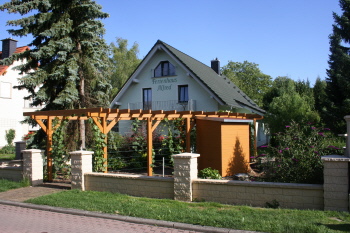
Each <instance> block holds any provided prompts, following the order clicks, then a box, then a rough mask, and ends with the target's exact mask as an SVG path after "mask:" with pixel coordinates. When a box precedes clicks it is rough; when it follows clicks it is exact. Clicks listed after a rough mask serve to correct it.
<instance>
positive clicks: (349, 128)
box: [344, 116, 350, 157]
mask: <svg viewBox="0 0 350 233" xmlns="http://www.w3.org/2000/svg"><path fill="white" fill-rule="evenodd" d="M344 119H345V121H346V132H347V135H348V136H347V137H346V150H345V156H346V157H350V116H345V117H344Z"/></svg>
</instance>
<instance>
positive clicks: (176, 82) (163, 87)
mask: <svg viewBox="0 0 350 233" xmlns="http://www.w3.org/2000/svg"><path fill="white" fill-rule="evenodd" d="M161 61H169V62H170V63H171V64H173V65H174V66H175V72H176V75H174V76H165V77H157V78H154V77H153V76H154V69H155V68H156V67H157V65H158V64H159V63H160V62H161ZM188 74H189V73H188V71H187V70H184V69H183V68H182V66H181V65H180V64H178V63H177V62H176V61H175V60H173V59H172V58H171V57H170V56H169V55H168V54H167V53H165V52H164V51H163V50H158V51H157V52H156V53H155V54H154V56H153V57H152V59H150V60H149V62H148V63H147V64H146V65H145V66H144V67H143V69H142V70H141V71H140V73H139V75H138V76H137V78H136V79H137V80H138V83H133V84H131V85H130V86H129V87H128V89H127V91H126V92H124V94H123V96H122V97H121V98H120V99H119V100H118V102H119V103H121V105H120V107H119V108H120V109H127V108H129V103H141V102H142V101H143V100H142V90H143V89H144V88H151V89H152V101H171V100H174V101H177V100H178V86H180V85H188V96H189V100H194V101H195V109H193V110H195V111H217V110H218V103H217V101H216V100H214V99H213V98H212V97H211V96H210V94H209V93H208V91H206V90H205V89H204V88H203V87H202V86H200V85H199V83H198V82H197V81H196V80H195V79H194V78H192V77H191V76H189V75H188ZM164 110H170V109H164ZM172 110H174V109H172ZM119 131H120V132H128V131H130V123H128V122H127V121H124V122H123V121H121V122H119Z"/></svg>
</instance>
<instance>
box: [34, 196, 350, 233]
mask: <svg viewBox="0 0 350 233" xmlns="http://www.w3.org/2000/svg"><path fill="white" fill-rule="evenodd" d="M28 202H30V203H34V204H39V205H49V206H57V207H66V208H74V209H82V210H88V211H99V212H104V213H110V214H119V215H127V216H134V217H141V218H149V219H158V220H166V221H173V222H183V223H189V224H197V225H204V226H214V227H223V228H232V229H241V230H252V231H263V232H298V233H299V232H308V233H310V232H349V231H350V214H349V213H344V212H335V211H313V210H291V209H266V208H253V207H249V206H232V205H222V204H218V203H209V202H199V203H185V202H178V201H174V200H166V199H150V198H138V197H131V196H127V195H122V194H112V193H108V192H94V191H86V192H82V191H77V190H70V191H63V192H60V193H55V194H51V195H48V196H43V197H39V198H35V199H31V200H29V201H28Z"/></svg>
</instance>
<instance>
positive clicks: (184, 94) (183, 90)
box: [178, 85, 188, 103]
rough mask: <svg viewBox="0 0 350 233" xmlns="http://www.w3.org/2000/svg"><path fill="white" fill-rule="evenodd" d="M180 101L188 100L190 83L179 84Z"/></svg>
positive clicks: (185, 101)
mask: <svg viewBox="0 0 350 233" xmlns="http://www.w3.org/2000/svg"><path fill="white" fill-rule="evenodd" d="M178 100H179V103H187V102H188V85H181V86H179V98H178Z"/></svg>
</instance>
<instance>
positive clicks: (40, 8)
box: [0, 0, 110, 147]
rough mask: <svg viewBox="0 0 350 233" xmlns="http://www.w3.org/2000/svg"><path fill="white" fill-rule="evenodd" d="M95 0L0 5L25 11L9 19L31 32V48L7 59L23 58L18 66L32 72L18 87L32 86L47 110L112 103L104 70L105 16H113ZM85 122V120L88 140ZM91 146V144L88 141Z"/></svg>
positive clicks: (36, 102)
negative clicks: (102, 20)
mask: <svg viewBox="0 0 350 233" xmlns="http://www.w3.org/2000/svg"><path fill="white" fill-rule="evenodd" d="M101 9H102V7H101V6H100V5H98V4H96V2H95V1H92V0H41V1H37V0H13V1H11V2H7V3H4V4H3V5H0V10H2V11H7V12H8V13H19V14H20V15H21V16H23V18H21V19H18V20H9V21H8V22H7V25H10V26H16V27H19V29H10V30H8V31H9V33H10V34H12V35H13V36H26V35H28V34H31V35H32V36H33V38H34V39H33V41H32V42H31V43H30V44H29V46H30V47H31V48H32V49H31V50H29V51H26V52H23V53H20V54H14V55H12V56H11V57H9V58H7V59H4V60H3V61H2V62H3V63H4V64H11V63H13V61H15V60H20V59H23V60H24V61H26V63H25V64H24V65H21V66H18V67H17V69H18V70H19V71H20V73H22V74H26V75H25V76H24V77H23V78H21V79H20V85H19V86H17V87H16V88H18V89H27V90H28V91H29V93H30V94H29V96H27V97H26V99H32V100H33V104H32V105H33V106H43V109H42V110H57V109H74V108H87V107H92V106H106V105H107V104H108V96H107V95H106V93H108V91H109V88H110V85H109V82H108V79H107V78H106V77H105V75H104V72H105V71H106V69H107V65H108V58H107V49H108V46H107V45H106V43H105V41H104V40H103V38H102V36H103V34H104V27H103V24H102V22H101V21H100V19H104V18H106V17H108V14H106V13H103V12H102V11H101ZM84 132H85V125H84V122H81V124H80V136H81V141H82V143H84V141H85V139H84V135H85V133H84ZM82 146H83V147H85V145H84V144H83V145H82Z"/></svg>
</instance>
